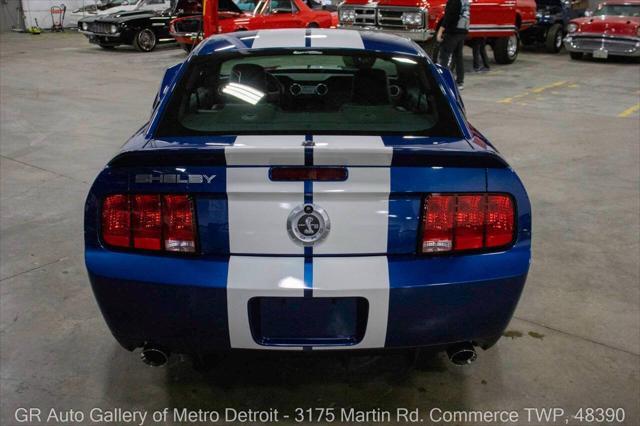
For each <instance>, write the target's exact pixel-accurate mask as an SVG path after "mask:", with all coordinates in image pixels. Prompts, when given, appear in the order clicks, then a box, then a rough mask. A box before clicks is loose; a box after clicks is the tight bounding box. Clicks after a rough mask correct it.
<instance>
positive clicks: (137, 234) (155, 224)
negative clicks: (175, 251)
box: [131, 195, 162, 250]
mask: <svg viewBox="0 0 640 426" xmlns="http://www.w3.org/2000/svg"><path fill="white" fill-rule="evenodd" d="M131 198H132V200H133V205H132V210H133V215H132V219H133V247H134V248H137V249H144V250H160V248H161V247H162V221H161V217H160V196H159V195H134V196H132V197H131Z"/></svg>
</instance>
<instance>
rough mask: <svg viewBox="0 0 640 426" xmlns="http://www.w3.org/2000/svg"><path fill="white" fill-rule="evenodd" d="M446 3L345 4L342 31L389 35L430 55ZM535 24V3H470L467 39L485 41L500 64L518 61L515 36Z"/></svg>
mask: <svg viewBox="0 0 640 426" xmlns="http://www.w3.org/2000/svg"><path fill="white" fill-rule="evenodd" d="M446 3H447V1H446V0H417V1H411V2H410V1H407V0H381V1H379V2H368V1H367V0H345V1H344V2H343V3H342V4H341V5H340V6H339V8H338V12H339V17H340V24H339V26H340V27H341V28H349V29H356V30H363V29H364V30H371V31H381V32H388V33H392V34H397V35H401V36H404V37H408V38H410V39H412V40H415V41H418V42H422V43H425V47H426V49H427V51H428V52H432V50H433V44H434V42H435V37H434V34H435V32H436V30H437V28H438V26H439V25H440V21H441V19H442V17H443V16H444V9H445V6H446ZM535 23H536V3H535V0H477V1H473V2H471V27H470V29H469V38H474V37H484V38H487V39H488V44H490V45H491V47H492V49H493V53H494V58H495V60H496V62H497V63H499V64H510V63H512V62H513V61H515V60H516V58H517V57H518V52H519V46H520V43H519V42H518V32H519V31H522V30H525V29H527V28H529V27H530V26H532V25H534V24H535Z"/></svg>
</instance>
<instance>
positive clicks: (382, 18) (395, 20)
mask: <svg viewBox="0 0 640 426" xmlns="http://www.w3.org/2000/svg"><path fill="white" fill-rule="evenodd" d="M405 11H406V10H400V9H383V8H380V9H378V25H380V26H381V27H383V28H386V27H390V28H391V27H392V28H404V27H405V25H404V24H403V23H402V13H403V12H405ZM411 12H413V11H411Z"/></svg>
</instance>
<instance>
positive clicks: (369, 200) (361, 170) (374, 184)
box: [313, 167, 391, 255]
mask: <svg viewBox="0 0 640 426" xmlns="http://www.w3.org/2000/svg"><path fill="white" fill-rule="evenodd" d="M390 185H391V177H390V170H389V168H387V167H371V168H369V167H352V168H349V178H348V179H347V180H346V181H344V182H315V183H314V184H313V202H314V203H315V204H317V205H319V206H320V207H322V208H323V209H325V210H326V212H327V214H328V215H329V219H330V221H331V231H330V232H329V235H328V236H327V237H326V239H325V240H324V241H322V242H321V243H318V244H317V245H315V246H314V248H313V253H314V254H337V255H339V254H373V253H386V251H387V232H388V231H387V230H388V220H389V219H388V214H389V190H390Z"/></svg>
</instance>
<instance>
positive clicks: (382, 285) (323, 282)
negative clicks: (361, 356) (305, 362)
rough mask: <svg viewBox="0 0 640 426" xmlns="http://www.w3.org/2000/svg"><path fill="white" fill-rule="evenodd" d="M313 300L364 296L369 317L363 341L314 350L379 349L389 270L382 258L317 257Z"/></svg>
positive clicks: (383, 337)
mask: <svg viewBox="0 0 640 426" xmlns="http://www.w3.org/2000/svg"><path fill="white" fill-rule="evenodd" d="M313 287H314V289H313V297H364V298H366V299H367V301H368V302H369V317H368V320H367V328H366V331H365V335H364V338H363V339H362V341H361V342H360V343H358V344H357V345H354V346H331V347H327V346H325V347H314V348H313V349H314V350H318V349H365V348H367V349H372V348H383V347H384V345H385V341H386V338H387V321H388V319H389V267H388V264H387V257H386V256H371V257H333V258H331V257H319V258H315V259H314V260H313Z"/></svg>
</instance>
